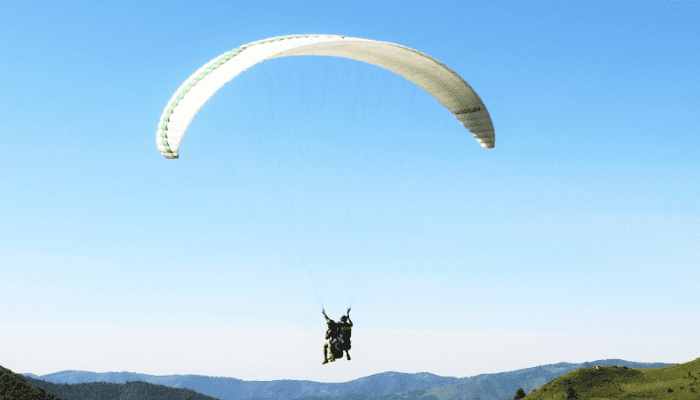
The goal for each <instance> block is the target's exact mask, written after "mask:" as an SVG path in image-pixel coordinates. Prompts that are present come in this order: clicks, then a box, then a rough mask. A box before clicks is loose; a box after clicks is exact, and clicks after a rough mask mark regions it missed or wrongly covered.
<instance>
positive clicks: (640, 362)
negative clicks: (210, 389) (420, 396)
mask: <svg viewBox="0 0 700 400" xmlns="http://www.w3.org/2000/svg"><path fill="white" fill-rule="evenodd" d="M696 359H697V358H696ZM689 361H693V360H689ZM596 362H627V363H635V364H665V365H677V364H679V363H667V362H663V361H631V360H623V359H619V358H606V359H599V360H589V361H583V362H568V361H559V362H555V363H550V364H539V365H535V366H531V367H526V368H519V369H514V370H507V371H496V372H484V373H479V374H476V375H467V376H448V375H439V374H435V373H432V372H430V371H417V372H401V371H383V372H377V373H373V374H370V375H366V376H360V377H357V378H352V379H350V380H345V381H328V382H327V381H318V380H308V379H288V378H282V379H272V380H248V379H241V378H237V377H235V376H218V375H202V374H188V373H183V374H164V375H163V374H148V373H143V372H135V371H86V370H72V369H67V370H61V371H55V372H50V373H47V374H35V373H32V372H20V374H22V375H28V376H32V377H37V378H44V377H47V376H51V375H60V374H67V373H88V374H96V375H101V374H133V375H147V376H153V377H173V376H181V377H182V376H193V377H204V378H217V379H234V380H239V381H242V382H273V381H308V382H314V383H323V384H326V383H330V384H334V383H336V384H343V383H349V382H353V381H356V380H360V379H364V378H371V377H375V376H379V375H388V374H398V375H432V376H436V377H440V378H450V379H469V378H475V377H479V376H482V375H498V374H502V373H511V372H518V371H525V370H529V369H535V368H541V367H551V366H557V365H582V364H595V363H596Z"/></svg>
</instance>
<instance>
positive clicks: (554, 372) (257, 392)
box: [27, 360, 669, 400]
mask: <svg viewBox="0 0 700 400" xmlns="http://www.w3.org/2000/svg"><path fill="white" fill-rule="evenodd" d="M596 365H600V366H614V365H616V366H620V367H628V368H659V367H664V366H668V365H669V364H664V363H639V362H631V361H625V360H598V361H591V362H587V363H557V364H548V365H542V366H538V367H533V368H526V369H520V370H515V371H510V372H502V373H495V374H482V375H476V376H472V377H465V378H455V377H444V376H439V375H434V374H430V373H425V372H422V373H413V374H409V373H399V372H384V373H380V374H376V375H370V376H367V377H363V378H359V379H355V380H352V381H348V382H342V383H321V382H314V381H304V380H275V381H245V380H241V379H236V378H225V377H211V376H202V375H148V374H140V373H134V372H104V373H97V372H88V371H62V372H56V373H52V374H47V375H41V376H39V375H32V374H27V376H30V377H32V378H34V379H40V380H43V381H47V382H52V383H60V384H66V383H67V384H78V383H89V382H107V383H127V382H135V381H140V382H147V383H151V384H156V385H163V386H169V387H173V388H184V389H189V390H193V391H195V392H199V393H202V394H205V395H208V396H211V397H215V398H218V399H220V400H311V399H334V400H350V399H383V400H399V399H400V400H413V399H426V400H427V399H432V400H476V399H479V400H504V399H511V398H512V397H513V394H514V393H515V391H516V390H517V389H518V388H523V389H525V390H526V391H528V392H529V391H531V390H532V389H534V388H536V387H540V386H542V385H544V384H545V383H547V382H549V381H551V380H552V379H555V378H557V377H559V376H562V375H564V374H567V373H569V372H571V371H573V370H576V369H579V368H589V367H592V366H596Z"/></svg>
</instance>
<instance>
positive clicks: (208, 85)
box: [156, 34, 495, 159]
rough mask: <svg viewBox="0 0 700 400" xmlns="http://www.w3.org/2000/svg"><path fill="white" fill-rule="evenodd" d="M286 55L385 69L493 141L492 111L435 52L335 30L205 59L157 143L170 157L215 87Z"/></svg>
mask: <svg viewBox="0 0 700 400" xmlns="http://www.w3.org/2000/svg"><path fill="white" fill-rule="evenodd" d="M289 56H330V57H341V58H348V59H352V60H356V61H361V62H365V63H368V64H373V65H376V66H378V67H382V68H384V69H387V70H389V71H391V72H393V73H395V74H397V75H400V76H402V77H404V78H405V79H407V80H409V81H410V82H413V83H414V84H416V85H418V86H419V87H421V88H423V89H424V90H425V91H427V92H428V93H429V94H431V95H432V96H433V97H434V98H435V99H437V101H438V102H440V103H441V104H442V105H443V106H444V107H445V108H447V109H448V110H449V111H450V112H451V113H452V114H453V115H454V116H455V117H456V118H457V119H458V120H459V121H460V122H461V123H462V124H463V125H464V126H465V127H466V128H467V129H468V130H469V131H470V132H471V133H472V135H473V136H474V138H475V139H476V140H477V142H478V143H479V144H480V145H481V146H482V147H483V148H486V149H491V148H493V147H494V146H495V134H494V128H493V123H492V121H491V117H490V116H489V113H488V111H487V110H486V106H485V105H484V103H483V102H482V101H481V99H480V98H479V96H478V95H477V94H476V92H475V91H474V90H473V89H472V88H471V86H469V84H467V82H465V81H464V79H462V77H460V76H459V75H458V74H457V73H456V72H454V71H452V70H451V69H450V68H448V67H447V66H445V65H444V64H442V63H440V62H439V61H437V60H435V59H434V58H432V57H430V56H428V55H426V54H424V53H421V52H419V51H418V50H414V49H411V48H409V47H405V46H402V45H399V44H396V43H390V42H382V41H377V40H371V39H362V38H355V37H349V36H338V35H316V34H308V35H289V36H278V37H272V38H268V39H263V40H259V41H255V42H251V43H248V44H244V45H243V46H240V47H238V48H236V49H233V50H231V51H228V52H226V53H223V54H221V55H219V56H218V57H216V58H214V59H213V60H211V61H209V62H208V63H206V64H205V65H204V66H202V67H201V68H199V69H198V70H197V71H195V72H194V73H193V74H192V75H191V76H190V77H189V78H187V79H186V80H185V82H184V83H183V84H182V85H180V87H179V88H178V89H177V91H176V92H175V93H174V94H173V96H172V97H171V98H170V101H168V104H167V105H166V106H165V109H164V110H163V113H162V115H161V117H160V121H159V123H158V128H157V132H156V143H157V146H158V150H159V151H160V153H161V154H162V155H163V156H164V157H165V158H169V159H175V158H178V157H179V149H180V145H181V143H182V139H183V137H184V136H185V133H186V132H187V128H188V126H189V125H190V123H191V122H192V120H193V119H194V117H195V116H196V115H197V112H198V111H199V110H200V109H201V108H202V106H204V104H205V103H206V102H207V100H209V99H210V98H211V97H212V96H214V94H216V92H217V91H218V90H219V89H221V87H223V86H224V85H225V84H226V83H227V82H229V81H231V80H232V79H234V78H235V77H236V76H238V75H239V74H241V73H242V72H243V71H245V70H247V69H249V68H251V67H253V66H255V65H256V64H259V63H261V62H264V61H266V60H270V59H274V58H281V57H289Z"/></svg>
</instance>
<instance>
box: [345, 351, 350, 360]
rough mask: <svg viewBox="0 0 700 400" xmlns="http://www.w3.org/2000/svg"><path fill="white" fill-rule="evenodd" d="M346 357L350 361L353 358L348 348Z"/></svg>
mask: <svg viewBox="0 0 700 400" xmlns="http://www.w3.org/2000/svg"><path fill="white" fill-rule="evenodd" d="M345 358H347V359H348V361H350V360H352V358H350V352H349V351H347V350H345Z"/></svg>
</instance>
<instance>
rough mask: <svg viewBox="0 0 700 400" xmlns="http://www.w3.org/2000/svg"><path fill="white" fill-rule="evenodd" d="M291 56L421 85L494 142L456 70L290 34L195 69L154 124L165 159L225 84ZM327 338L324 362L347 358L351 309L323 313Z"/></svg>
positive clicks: (374, 45) (360, 42) (483, 141)
mask: <svg viewBox="0 0 700 400" xmlns="http://www.w3.org/2000/svg"><path fill="white" fill-rule="evenodd" d="M290 56H329V57H341V58H347V59H351V60H355V61H360V62H364V63H367V64H372V65H375V66H378V67H381V68H384V69H386V70H389V71H390V72H393V73H395V74H397V75H399V76H401V77H403V78H405V79H406V80H408V81H410V82H412V83H414V84H415V85H417V86H419V87H421V88H422V89H424V90H425V91H426V92H428V93H429V94H430V95H432V96H433V97H434V98H435V99H436V100H437V101H438V102H439V103H440V104H442V105H443V106H444V107H445V108H446V109H447V110H449V111H450V112H451V113H452V114H453V115H454V116H455V117H456V118H457V120H459V121H460V122H461V123H462V125H464V127H465V128H467V129H468V130H469V131H470V132H471V134H472V136H473V137H474V138H475V139H476V141H477V142H478V143H479V144H480V145H481V147H483V148H485V149H491V148H493V147H494V146H495V143H496V138H495V133H494V128H493V123H492V121H491V117H490V115H489V113H488V111H487V109H486V106H485V105H484V103H483V102H482V101H481V99H480V98H479V96H478V95H477V94H476V92H475V91H474V90H473V89H472V88H471V86H469V84H468V83H467V82H466V81H465V80H464V79H462V77H461V76H459V75H458V74H457V73H456V72H454V71H453V70H451V69H450V68H448V67H447V66H445V65H444V64H442V63H441V62H439V61H437V60H435V59H434V58H432V57H430V56H428V55H427V54H424V53H422V52H420V51H418V50H414V49H411V48H409V47H405V46H402V45H399V44H396V43H390V42H383V41H377V40H371V39H362V38H355V37H349V36H339V35H316V34H309V35H289V36H278V37H272V38H268V39H263V40H259V41H255V42H251V43H248V44H244V45H242V46H240V47H238V48H236V49H233V50H231V51H228V52H226V53H223V54H221V55H219V56H217V57H216V58H214V59H212V60H211V61H209V62H208V63H206V64H205V65H204V66H202V67H201V68H199V69H198V70H197V71H195V72H194V73H193V74H192V75H191V76H190V77H189V78H187V79H186V80H185V82H184V83H182V85H180V87H179V88H178V89H177V90H176V91H175V93H174V94H173V96H172V97H171V98H170V100H169V101H168V103H167V105H166V106H165V109H164V110H163V113H162V115H161V117H160V121H159V123H158V128H157V131H156V144H157V146H158V150H159V151H160V153H161V154H162V155H163V156H164V157H165V158H168V159H176V158H178V157H179V154H180V153H179V151H180V146H181V144H182V140H183V138H184V136H185V133H186V132H187V128H188V127H189V125H190V123H191V122H192V120H193V119H194V118H195V116H196V115H197V113H198V112H199V110H200V109H201V108H202V107H203V106H204V104H205V103H206V102H207V101H208V100H209V99H210V98H211V97H213V96H214V95H215V94H216V92H217V91H218V90H219V89H221V88H222V87H223V86H224V85H225V84H226V83H227V82H229V81H231V80H232V79H234V78H235V77H236V76H238V75H240V74H241V73H243V72H244V71H246V70H247V69H250V68H252V67H253V66H255V65H257V64H259V63H262V62H264V61H267V60H271V59H275V58H281V57H290ZM323 316H324V318H325V320H326V325H327V329H326V335H325V339H326V341H325V343H324V346H323V364H327V363H329V362H333V361H335V360H336V359H340V358H343V356H344V355H345V356H346V358H347V359H348V360H350V359H351V357H350V348H351V342H350V339H351V334H352V328H353V323H352V320H350V308H348V309H347V312H346V314H345V315H343V316H342V317H341V319H340V321H334V320H332V319H331V318H329V317H328V315H327V314H326V311H325V310H323Z"/></svg>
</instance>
